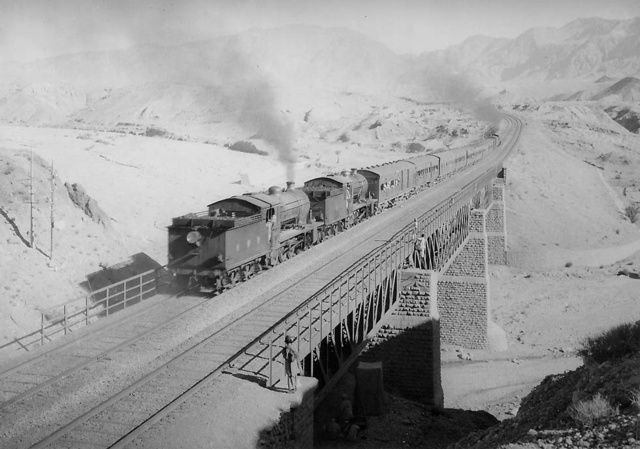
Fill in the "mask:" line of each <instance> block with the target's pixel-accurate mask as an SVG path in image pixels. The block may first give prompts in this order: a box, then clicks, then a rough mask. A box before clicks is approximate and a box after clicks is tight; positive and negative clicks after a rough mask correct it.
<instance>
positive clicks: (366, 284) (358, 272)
mask: <svg viewBox="0 0 640 449" xmlns="http://www.w3.org/2000/svg"><path fill="white" fill-rule="evenodd" d="M500 168H501V167H500V166H497V167H493V168H491V169H489V170H488V171H486V172H485V173H483V174H481V175H480V176H478V177H477V178H476V179H474V180H473V181H471V182H470V183H468V184H467V185H465V186H464V187H463V188H462V189H461V190H459V191H458V192H456V193H455V194H453V195H452V196H451V197H450V198H448V199H447V200H445V201H442V202H441V203H439V204H437V205H436V206H435V207H433V208H431V209H430V210H429V211H427V212H425V213H424V214H422V215H421V216H419V217H418V218H417V219H416V221H415V222H414V224H413V225H407V226H405V227H404V228H403V229H402V230H400V231H399V232H397V233H396V234H395V235H394V236H392V237H391V238H390V239H389V240H388V241H387V242H385V243H384V244H382V245H381V246H380V247H379V248H377V249H375V250H373V251H371V252H370V253H369V254H367V255H366V256H365V257H363V258H362V259H361V260H360V261H358V262H356V263H354V264H353V265H352V266H351V267H349V268H348V269H347V270H345V271H344V272H343V273H342V274H340V275H339V276H337V277H336V278H335V279H334V280H332V281H331V282H329V283H328V284H327V285H326V286H325V287H323V288H322V289H321V290H320V291H318V292H317V293H316V294H314V295H313V296H312V297H310V298H309V299H308V300H307V301H305V302H304V303H303V304H301V305H300V306H299V307H297V308H296V309H294V310H293V311H291V312H290V313H289V314H287V315H286V316H285V317H284V318H282V319H281V320H280V321H279V322H278V323H276V324H275V325H274V326H272V327H271V328H270V329H268V330H267V331H266V332H264V333H263V334H262V335H260V336H259V337H258V338H256V339H255V340H254V341H253V343H252V344H251V345H249V346H248V347H247V348H245V349H244V350H242V351H240V352H239V353H238V354H236V355H235V356H234V357H233V358H232V359H230V360H229V362H228V364H229V365H230V366H233V367H236V368H240V369H246V368H247V367H248V366H250V365H251V366H252V369H250V371H252V372H255V373H259V374H262V375H264V376H266V377H267V379H268V381H267V382H268V385H269V386H273V385H274V384H275V383H276V382H277V380H278V378H279V377H280V376H278V374H279V373H281V372H282V370H283V366H282V365H283V363H282V358H281V357H279V353H280V350H281V348H282V346H283V341H284V336H285V335H291V336H292V337H294V338H295V341H296V345H297V349H298V354H299V355H300V358H303V357H306V356H308V355H310V354H311V358H310V361H311V366H309V367H308V368H306V369H304V371H305V372H306V373H308V374H309V375H311V376H313V375H314V371H313V370H314V360H316V361H319V360H320V358H321V357H320V351H322V350H323V349H322V344H321V343H322V342H323V341H327V342H330V344H328V345H327V344H325V345H324V346H325V347H324V350H325V351H328V352H330V351H334V352H336V353H335V354H332V355H331V356H330V357H331V358H335V357H338V358H339V356H340V354H338V353H337V351H340V350H341V348H344V347H345V346H346V347H350V348H351V350H353V351H356V352H357V351H359V349H360V348H359V346H361V345H362V344H363V343H364V342H365V340H366V339H367V337H368V336H369V335H370V334H371V333H372V332H374V331H376V330H377V328H378V327H379V326H380V324H381V321H382V319H383V317H384V316H385V314H386V313H388V312H389V311H390V310H391V309H392V308H393V307H394V306H395V302H396V299H397V295H395V294H394V293H395V289H396V288H397V285H396V282H397V272H398V270H399V269H401V268H406V267H408V266H410V260H411V256H412V254H413V251H414V240H415V238H416V235H417V234H419V233H422V232H424V233H425V234H427V233H429V234H430V235H431V234H434V233H435V231H436V230H438V229H440V228H442V227H443V226H446V225H448V224H450V223H451V222H452V221H456V220H457V221H462V222H463V223H468V215H469V211H470V208H471V207H472V203H473V202H474V198H478V194H479V193H480V194H481V198H480V201H475V202H476V207H477V206H480V205H482V206H484V207H486V206H487V201H489V202H490V197H488V196H487V194H486V192H487V191H491V189H490V188H487V186H490V185H491V183H492V180H493V179H494V178H495V177H496V176H497V174H498V172H499V170H500ZM482 192H484V193H482ZM461 211H462V212H461ZM461 214H463V215H464V214H466V221H465V217H460V215H461ZM465 237H466V234H463V233H458V234H457V237H456V238H455V239H452V240H451V241H448V242H447V244H448V246H449V247H448V248H446V251H445V250H443V251H442V257H439V258H437V259H436V261H437V264H436V265H435V266H433V267H431V269H435V270H439V269H440V268H442V267H443V266H444V264H445V263H446V261H447V260H446V258H448V257H449V256H450V255H451V254H453V253H454V252H455V250H456V249H457V247H459V246H460V245H461V244H463V242H464V238H465ZM454 246H455V248H454ZM374 297H377V299H378V300H377V301H376V300H373V299H375V298H374ZM347 343H348V345H347ZM329 346H330V347H329ZM325 355H329V354H325ZM334 356H335V357H334ZM328 359H329V357H326V358H325V360H324V362H326V363H327V364H328V363H329V362H328ZM316 365H317V366H318V368H319V369H320V370H321V371H322V376H323V377H326V376H327V374H331V373H329V371H330V370H329V367H328V366H324V367H323V366H322V362H320V363H318V364H316Z"/></svg>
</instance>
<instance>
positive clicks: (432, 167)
mask: <svg viewBox="0 0 640 449" xmlns="http://www.w3.org/2000/svg"><path fill="white" fill-rule="evenodd" d="M499 144H500V140H499V137H498V136H497V135H493V136H492V137H491V138H490V139H486V140H483V141H482V142H480V143H478V144H475V145H470V146H467V147H462V148H458V149H454V150H450V151H446V152H442V153H437V154H425V155H421V156H417V157H412V158H410V159H405V160H400V161H396V162H389V163H386V164H382V165H377V166H374V167H366V168H363V169H359V170H356V169H352V170H351V171H343V172H341V173H338V174H331V175H326V176H322V177H319V178H315V179H311V180H308V181H306V182H305V183H304V186H303V187H302V188H294V187H293V183H287V188H286V190H284V191H283V190H282V189H281V188H279V187H271V188H270V189H269V191H268V192H266V193H247V194H244V195H240V196H234V197H231V198H227V199H224V200H221V201H217V202H215V203H212V204H209V206H208V209H207V210H206V211H204V212H200V213H191V214H187V215H184V216H181V217H176V218H174V219H173V220H172V224H171V225H170V226H169V228H168V229H169V254H168V268H169V269H170V270H171V272H172V273H173V274H174V276H175V277H176V279H177V280H178V282H180V283H181V284H182V285H185V286H187V285H188V286H189V287H198V288H200V289H202V290H204V291H220V290H223V289H224V288H228V287H231V286H233V285H234V284H235V283H237V282H239V281H242V280H244V279H246V278H248V277H250V276H251V275H253V274H255V273H258V272H260V271H262V270H265V269H268V268H269V267H272V266H275V265H277V264H278V263H281V262H283V261H285V260H287V259H289V258H291V257H293V256H294V255H295V254H297V253H298V252H300V251H303V250H305V249H308V248H309V247H310V246H312V245H315V244H317V243H320V242H322V241H323V240H324V239H326V238H329V237H330V236H332V235H335V234H336V233H338V232H341V231H342V230H344V229H347V228H349V227H351V226H354V225H357V224H358V223H359V222H360V221H362V220H364V219H366V218H367V217H369V216H371V215H374V214H377V213H379V212H381V211H382V210H384V209H386V208H388V207H392V206H393V205H394V204H395V203H397V202H399V201H402V200H403V199H406V198H408V197H409V196H411V195H413V194H415V193H417V192H418V191H421V190H423V189H424V188H426V187H428V186H430V185H431V184H432V183H435V182H437V181H438V180H440V179H442V178H444V177H446V176H449V175H451V174H453V173H455V172H456V171H458V170H461V169H463V168H465V167H467V166H469V165H471V164H473V163H475V162H476V161H478V160H479V159H480V158H482V157H483V155H484V154H485V153H486V152H487V151H490V150H491V149H492V148H494V147H495V146H497V145H499Z"/></svg>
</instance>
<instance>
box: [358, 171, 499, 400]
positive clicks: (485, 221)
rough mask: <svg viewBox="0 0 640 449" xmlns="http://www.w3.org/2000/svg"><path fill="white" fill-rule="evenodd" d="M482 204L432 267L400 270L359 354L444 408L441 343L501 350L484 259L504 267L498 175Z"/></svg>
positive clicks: (408, 392)
mask: <svg viewBox="0 0 640 449" xmlns="http://www.w3.org/2000/svg"><path fill="white" fill-rule="evenodd" d="M489 188H490V189H491V198H488V199H490V201H488V203H489V205H488V206H487V207H486V209H478V208H476V209H471V210H470V211H469V212H468V213H469V217H468V233H467V235H466V237H465V239H464V240H463V242H462V244H461V245H460V246H459V247H458V248H457V250H456V251H455V252H454V253H453V254H452V256H451V257H450V258H449V260H448V261H447V262H446V263H445V264H444V265H443V266H442V268H441V269H439V270H422V269H417V268H411V269H405V270H402V271H401V273H400V275H399V278H398V283H399V285H398V287H399V288H398V294H399V297H398V302H397V305H396V307H395V308H394V309H393V310H392V312H391V314H390V315H389V316H388V317H387V318H386V319H385V324H384V325H383V326H382V328H381V329H380V330H379V331H378V333H377V334H376V335H375V336H374V337H373V338H372V339H371V340H370V342H369V343H368V345H367V347H366V348H365V350H364V351H363V353H362V354H361V355H360V357H359V360H361V361H364V362H373V361H382V362H383V371H384V379H385V383H390V384H392V385H393V386H394V387H393V388H394V389H395V390H398V391H399V392H400V393H401V394H402V395H403V396H405V397H410V398H412V399H414V400H417V401H420V402H422V403H425V404H427V405H431V406H435V407H443V403H444V395H443V391H442V386H441V374H440V373H441V368H440V345H441V342H442V343H449V344H454V345H459V346H462V347H465V348H469V349H491V350H498V351H499V350H504V349H506V335H505V334H504V331H502V329H500V328H499V327H498V326H497V325H495V324H494V323H492V322H491V306H490V304H491V302H490V288H489V273H488V267H489V264H506V260H507V259H506V243H507V231H506V222H505V202H504V197H505V195H504V193H505V183H504V179H501V178H497V179H494V181H493V183H492V185H490V186H489Z"/></svg>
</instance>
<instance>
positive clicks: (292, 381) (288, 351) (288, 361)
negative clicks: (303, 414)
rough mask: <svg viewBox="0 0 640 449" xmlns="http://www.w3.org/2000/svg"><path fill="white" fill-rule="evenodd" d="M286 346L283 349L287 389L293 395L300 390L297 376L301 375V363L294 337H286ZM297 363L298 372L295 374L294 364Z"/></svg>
mask: <svg viewBox="0 0 640 449" xmlns="http://www.w3.org/2000/svg"><path fill="white" fill-rule="evenodd" d="M284 342H285V346H284V348H282V356H283V357H284V373H285V375H286V376H287V389H288V390H289V393H293V392H295V391H296V390H297V389H298V379H297V378H296V376H297V375H298V374H300V371H302V370H301V369H300V361H299V360H298V352H297V351H296V350H295V349H294V348H293V337H291V336H290V335H285V336H284ZM294 362H295V364H296V368H297V369H298V371H297V372H296V375H295V376H294V374H293V369H292V368H293V366H292V365H293V363H294Z"/></svg>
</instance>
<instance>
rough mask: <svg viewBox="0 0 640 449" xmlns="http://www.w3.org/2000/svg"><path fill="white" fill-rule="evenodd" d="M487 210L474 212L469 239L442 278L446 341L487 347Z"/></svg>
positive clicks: (441, 309) (440, 302)
mask: <svg viewBox="0 0 640 449" xmlns="http://www.w3.org/2000/svg"><path fill="white" fill-rule="evenodd" d="M486 217H487V211H486V210H480V209H476V210H472V211H471V216H470V220H469V230H470V232H469V236H468V237H467V240H466V241H465V243H464V244H463V245H462V247H461V248H459V249H458V251H457V252H456V254H454V256H453V258H452V259H453V260H451V261H450V263H449V265H448V266H445V267H444V269H443V275H442V276H440V277H439V278H438V287H437V297H438V310H439V313H440V317H441V323H440V325H441V329H440V332H441V338H442V341H443V342H446V343H450V344H455V345H460V346H464V347H466V348H473V349H475V348H486V347H487V344H488V336H487V331H488V327H489V275H488V271H487V268H488V264H489V259H488V244H487V231H486Z"/></svg>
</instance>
